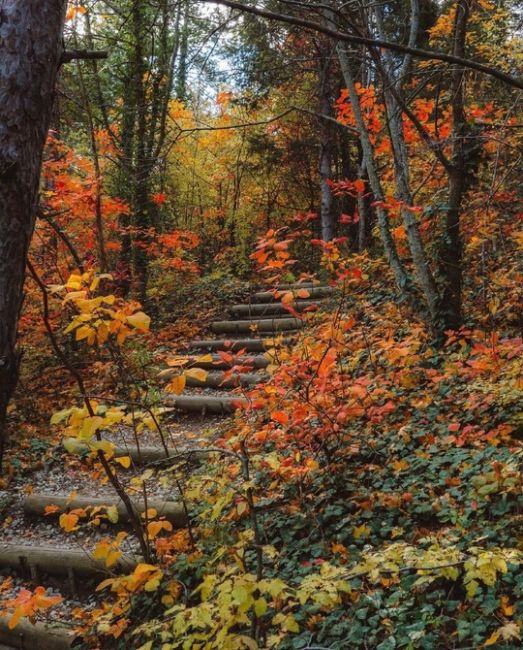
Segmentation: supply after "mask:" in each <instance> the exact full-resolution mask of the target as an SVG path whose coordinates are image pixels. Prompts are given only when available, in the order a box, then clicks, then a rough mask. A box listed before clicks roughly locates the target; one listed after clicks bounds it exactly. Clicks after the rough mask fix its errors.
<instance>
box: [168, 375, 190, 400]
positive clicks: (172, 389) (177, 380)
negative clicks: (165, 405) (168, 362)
mask: <svg viewBox="0 0 523 650" xmlns="http://www.w3.org/2000/svg"><path fill="white" fill-rule="evenodd" d="M185 381H186V378H185V375H177V376H176V377H174V379H173V380H172V381H171V383H170V384H168V385H167V386H166V387H165V390H166V391H168V392H169V393H175V394H176V395H179V394H180V393H181V392H182V391H183V389H184V388H185Z"/></svg>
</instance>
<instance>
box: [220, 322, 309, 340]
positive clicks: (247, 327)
mask: <svg viewBox="0 0 523 650" xmlns="http://www.w3.org/2000/svg"><path fill="white" fill-rule="evenodd" d="M302 327H303V321H302V320H301V319H300V318H253V319H250V320H222V321H214V322H213V323H211V330H212V331H213V332H214V333H215V334H236V335H237V336H239V335H240V334H244V333H246V332H253V333H256V332H283V331H288V330H298V329H301V328H302Z"/></svg>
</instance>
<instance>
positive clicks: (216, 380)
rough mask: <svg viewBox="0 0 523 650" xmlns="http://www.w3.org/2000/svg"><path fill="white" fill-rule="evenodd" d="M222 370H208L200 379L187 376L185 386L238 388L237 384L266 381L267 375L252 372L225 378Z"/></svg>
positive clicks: (245, 384)
mask: <svg viewBox="0 0 523 650" xmlns="http://www.w3.org/2000/svg"><path fill="white" fill-rule="evenodd" d="M225 374H226V373H224V372H209V373H208V375H207V377H206V378H205V379H204V380H203V381H200V380H198V379H196V378H195V377H187V380H186V384H185V385H186V386H189V387H190V388H218V389H227V388H238V387H239V386H253V385H254V384H258V383H260V382H262V381H267V379H268V375H256V374H254V373H247V372H245V373H234V374H233V375H232V376H230V377H228V378H227V379H225V378H224V377H225Z"/></svg>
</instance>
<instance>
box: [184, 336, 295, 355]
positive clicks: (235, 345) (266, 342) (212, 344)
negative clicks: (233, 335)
mask: <svg viewBox="0 0 523 650" xmlns="http://www.w3.org/2000/svg"><path fill="white" fill-rule="evenodd" d="M289 344H290V339H288V338H284V339H281V340H279V341H278V343H277V344H275V342H274V340H273V339H271V338H267V339H265V338H263V339H209V340H202V341H191V342H190V343H189V347H190V348H191V349H192V350H205V351H208V352H210V351H212V350H224V351H225V352H238V351H239V350H246V351H247V352H265V351H266V350H268V349H270V348H272V347H282V346H285V345H289Z"/></svg>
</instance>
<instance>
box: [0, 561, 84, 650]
mask: <svg viewBox="0 0 523 650" xmlns="http://www.w3.org/2000/svg"><path fill="white" fill-rule="evenodd" d="M54 552H55V555H56V549H55V550H54ZM8 621H9V617H7V616H5V617H3V618H0V643H2V644H6V645H2V646H0V649H1V650H4V648H5V649H8V650H70V648H71V647H72V645H73V643H74V642H75V641H77V639H76V638H75V635H74V634H73V633H72V632H71V631H70V630H68V629H67V628H65V627H55V626H54V625H48V624H46V623H30V622H29V621H27V620H21V621H20V622H19V623H18V625H17V626H16V627H15V628H14V629H13V630H11V629H9V626H8V625H7V623H8Z"/></svg>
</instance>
